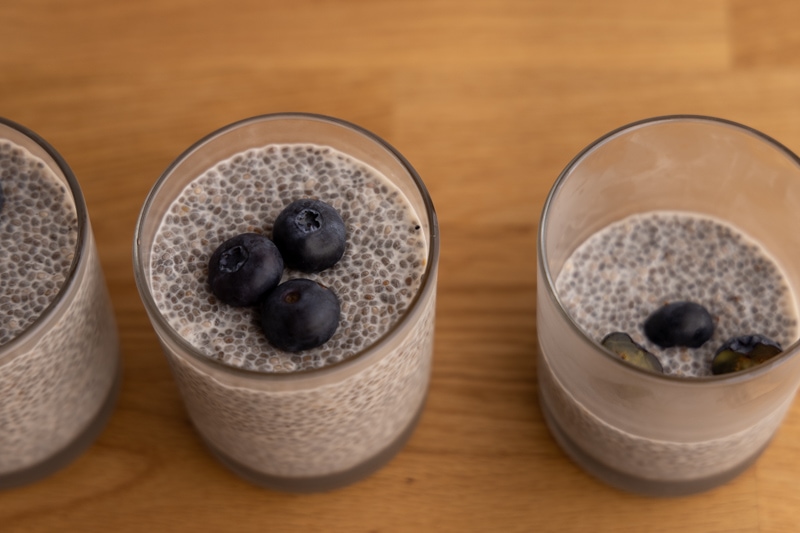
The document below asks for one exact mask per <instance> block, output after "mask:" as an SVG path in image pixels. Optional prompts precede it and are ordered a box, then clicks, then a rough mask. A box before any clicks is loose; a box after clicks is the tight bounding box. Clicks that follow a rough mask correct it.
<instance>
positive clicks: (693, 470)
mask: <svg viewBox="0 0 800 533" xmlns="http://www.w3.org/2000/svg"><path fill="white" fill-rule="evenodd" d="M555 286H556V291H557V293H558V295H559V298H560V300H561V302H562V304H563V306H564V308H565V310H566V311H567V312H568V313H569V314H570V315H571V317H572V318H573V319H574V320H575V322H576V323H577V324H578V325H579V326H580V327H581V328H582V329H583V330H584V331H585V333H586V335H587V336H588V337H589V338H592V339H594V340H596V341H597V342H598V343H599V342H600V340H601V339H602V338H603V337H604V336H605V335H607V334H608V333H610V332H613V331H622V332H626V333H628V334H629V335H630V336H631V337H632V338H633V339H634V341H635V342H636V343H638V344H640V345H641V346H643V347H644V348H646V349H647V350H648V351H650V352H651V353H653V354H654V355H655V356H656V357H658V359H659V360H660V362H661V365H662V366H663V369H664V373H665V374H667V375H672V376H676V377H680V378H683V379H686V380H695V379H698V378H707V377H709V376H710V375H711V360H712V358H713V356H714V353H715V351H716V349H717V348H718V347H719V346H720V345H721V344H722V343H723V342H724V341H725V340H726V339H728V338H731V337H734V336H738V335H745V334H753V333H758V334H763V335H766V336H769V337H771V338H772V339H774V340H776V341H778V342H779V343H780V344H781V345H782V346H784V347H785V346H789V345H790V344H792V343H793V342H795V341H796V340H797V337H798V328H797V324H798V323H797V310H796V307H795V300H794V295H793V294H792V291H791V290H790V288H789V286H788V284H787V282H786V280H785V278H784V275H783V273H782V272H781V269H780V268H779V267H778V266H777V264H776V263H775V262H774V261H773V260H772V259H771V257H770V256H769V254H768V253H767V252H766V251H765V250H763V249H762V248H761V247H760V246H759V245H758V244H757V243H755V242H754V241H752V240H751V239H750V238H748V237H747V236H746V235H744V234H743V233H742V232H741V231H739V230H738V229H737V228H734V227H732V226H731V225H730V224H728V223H725V222H722V221H720V220H717V219H714V218H711V217H708V216H705V215H697V214H692V213H687V212H666V211H663V212H661V211H656V212H647V213H641V214H636V215H633V216H630V217H627V218H624V219H622V220H620V221H618V222H615V223H613V224H611V225H609V226H607V227H605V228H603V229H601V230H600V231H598V232H597V233H595V234H594V235H592V236H591V237H590V238H589V239H587V240H586V241H585V242H584V243H583V244H582V245H580V246H579V247H578V248H577V249H576V250H575V251H574V252H572V254H571V255H570V256H569V258H568V259H567V260H566V262H565V263H564V266H563V268H562V269H561V271H560V273H559V274H558V277H557V279H556V284H555ZM679 300H684V301H692V302H697V303H699V304H701V305H703V306H705V307H706V308H707V309H708V310H709V312H710V313H711V315H712V317H713V319H714V323H715V330H714V333H713V336H712V338H711V339H710V340H709V341H707V342H706V343H705V344H703V345H702V346H701V347H699V348H685V347H672V348H666V349H665V348H661V347H659V346H657V345H655V344H653V343H652V342H650V340H649V339H648V338H647V336H646V335H645V334H644V332H643V324H644V322H645V320H646V319H647V317H648V315H650V314H651V313H652V312H653V311H654V310H655V309H657V308H658V307H659V306H662V305H664V304H666V303H668V302H672V301H679ZM540 361H541V362H542V363H543V364H542V365H541V366H540V368H539V373H540V384H541V388H542V390H541V394H542V398H543V402H544V410H545V414H546V415H547V417H548V422H549V423H550V424H551V427H554V426H553V424H554V423H555V424H556V426H557V427H556V431H555V432H556V433H557V438H559V440H560V441H561V442H562V445H564V446H565V447H566V448H567V449H570V450H571V452H572V453H573V454H575V455H577V456H581V457H582V458H583V459H582V461H588V462H589V463H593V462H598V461H599V464H600V465H601V466H600V467H599V469H600V472H601V476H605V477H607V478H612V479H613V478H614V476H616V475H618V474H616V473H622V474H623V475H627V476H633V477H636V478H643V479H649V480H658V481H663V482H667V483H669V482H685V481H687V480H688V481H691V480H703V479H712V480H713V479H715V476H725V475H726V473H727V472H731V471H740V470H741V469H742V468H744V467H746V466H747V465H749V464H750V463H751V462H752V460H754V458H755V457H757V456H758V455H759V454H760V452H761V450H763V449H764V447H765V446H766V445H767V443H768V442H769V440H770V438H771V437H772V435H773V434H774V432H775V430H776V429H777V427H778V425H779V424H780V422H781V420H782V418H783V415H784V414H785V413H786V411H787V410H788V408H789V406H790V405H791V401H792V397H791V396H790V397H789V398H788V400H786V401H784V402H783V403H782V405H780V406H779V407H778V408H777V409H775V410H773V411H772V412H770V413H768V414H767V415H765V416H761V417H760V418H758V419H756V420H755V421H754V422H753V423H752V424H751V425H749V426H747V427H745V428H744V429H741V430H738V431H733V432H731V433H729V434H727V435H725V436H724V437H719V438H707V439H700V440H697V439H688V438H686V437H685V436H680V437H677V436H676V437H675V438H674V439H669V438H652V437H647V436H642V435H636V434H632V433H630V432H628V431H626V430H625V429H622V428H621V427H618V426H617V425H616V424H614V423H610V422H609V420H608V419H607V418H606V417H601V416H598V413H597V411H596V410H595V407H594V406H592V405H589V404H586V403H584V402H582V401H580V400H578V399H577V398H576V397H575V396H574V395H573V394H572V393H571V392H570V391H569V390H568V389H567V388H566V387H565V386H564V384H563V383H562V382H561V381H560V379H559V378H558V377H557V376H556V374H555V373H554V372H553V370H552V368H551V367H550V364H549V363H548V361H547V360H546V358H545V359H541V360H540ZM598 383H599V381H598ZM698 386H700V387H702V386H709V387H710V386H711V385H704V384H702V383H698ZM614 394H615V395H616V397H617V400H616V401H617V402H620V404H621V405H625V404H630V405H636V404H637V403H641V402H643V401H644V400H645V399H646V398H648V396H649V395H650V394H651V391H650V390H648V388H647V382H646V380H644V379H643V380H642V386H641V387H635V386H630V385H622V386H618V388H617V390H616V392H615V393H614ZM737 401H741V399H738V400H737ZM754 401H755V400H754ZM745 403H746V400H745ZM685 416H686V417H687V419H690V418H691V416H692V415H691V413H690V412H688V411H687V412H686V413H685ZM743 416H745V415H743ZM555 420H557V423H556V422H555ZM652 424H656V425H657V424H658V422H657V419H653V422H652ZM584 464H585V463H584ZM595 468H598V467H596V466H595ZM606 469H608V470H606Z"/></svg>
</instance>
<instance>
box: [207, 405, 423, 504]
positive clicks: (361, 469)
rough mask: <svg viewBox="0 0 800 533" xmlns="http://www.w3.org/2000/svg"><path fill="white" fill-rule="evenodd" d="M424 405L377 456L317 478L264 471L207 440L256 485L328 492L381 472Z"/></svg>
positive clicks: (218, 455)
mask: <svg viewBox="0 0 800 533" xmlns="http://www.w3.org/2000/svg"><path fill="white" fill-rule="evenodd" d="M424 407H425V401H423V402H422V404H421V405H420V408H419V410H418V411H417V413H416V414H415V415H414V418H412V419H411V421H410V422H409V424H408V426H406V428H405V429H404V430H403V431H402V433H400V435H398V437H397V438H396V439H395V440H394V441H392V442H391V443H390V444H389V445H388V446H387V447H386V448H384V449H383V450H381V451H380V452H379V453H377V454H376V455H374V456H372V457H370V458H369V459H367V460H366V461H363V462H362V463H359V464H357V465H356V466H354V467H352V468H349V469H348V470H344V471H342V472H336V473H333V474H328V475H324V476H316V477H282V476H272V475H269V474H265V473H263V472H258V471H256V470H253V469H252V468H250V467H247V466H244V465H242V464H241V463H239V462H238V461H235V460H234V459H231V458H230V457H228V456H227V455H226V454H225V453H223V452H221V451H220V450H219V449H217V448H215V447H214V446H212V445H211V444H209V443H208V442H207V441H204V442H205V444H206V446H207V447H208V449H209V450H210V451H211V453H212V454H213V455H214V457H216V458H217V459H218V460H219V461H220V462H221V463H222V464H223V465H225V466H226V467H228V469H230V470H231V471H233V472H234V473H235V474H237V475H238V476H239V477H241V478H243V479H245V480H246V481H249V482H251V483H253V484H255V485H258V486H261V487H264V488H268V489H273V490H277V491H281V492H294V493H312V492H325V491H329V490H334V489H338V488H341V487H344V486H346V485H350V484H352V483H355V482H356V481H360V480H362V479H364V478H366V477H368V476H369V475H371V474H373V473H374V472H376V471H378V470H380V469H381V467H383V466H384V465H385V464H386V463H388V462H389V461H390V460H391V459H392V458H393V457H394V456H395V455H397V453H398V452H399V451H400V450H401V449H402V448H403V447H404V446H405V444H406V442H408V439H409V438H411V435H412V433H414V429H416V427H417V424H418V423H419V419H420V418H421V417H422V411H423V410H424Z"/></svg>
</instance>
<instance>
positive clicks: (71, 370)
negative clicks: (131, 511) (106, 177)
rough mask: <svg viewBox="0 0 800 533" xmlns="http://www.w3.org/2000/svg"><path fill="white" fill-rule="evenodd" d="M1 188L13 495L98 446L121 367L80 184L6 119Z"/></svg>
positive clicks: (0, 443) (1, 462)
mask: <svg viewBox="0 0 800 533" xmlns="http://www.w3.org/2000/svg"><path fill="white" fill-rule="evenodd" d="M0 189H2V191H1V192H2V194H0V242H1V244H0V273H1V274H0V488H11V487H17V486H21V485H25V484H28V483H32V482H34V481H37V480H39V479H42V478H44V477H46V476H48V475H50V474H52V473H54V472H55V471H57V470H59V469H60V468H62V467H64V466H66V465H67V464H69V463H70V462H71V461H73V460H74V459H75V458H77V457H78V456H79V455H80V454H81V453H83V452H84V451H85V450H86V449H87V448H88V447H89V446H90V445H91V444H92V443H93V442H94V440H95V439H96V437H97V436H98V435H99V434H100V432H101V431H102V430H103V428H104V427H105V425H106V422H107V420H108V418H109V417H110V415H111V412H112V410H113V408H114V404H115V401H116V397H117V393H118V389H119V377H118V375H119V369H120V362H119V342H118V337H117V328H116V323H115V321H114V313H113V309H112V306H111V301H110V299H109V296H108V292H107V289H106V285H105V280H104V277H103V272H102V270H101V267H100V262H99V260H98V255H97V249H96V247H95V241H94V237H93V235H92V229H91V226H90V224H89V216H88V213H87V211H86V204H85V202H84V199H83V194H82V193H81V189H80V186H79V185H78V182H77V180H76V179H75V176H74V175H73V173H72V171H71V170H70V168H69V167H68V166H67V164H66V162H65V161H64V160H63V159H62V158H61V156H60V155H59V154H58V153H57V152H56V151H55V149H53V147H52V146H50V145H49V144H48V143H47V142H46V141H45V140H44V139H42V138H41V137H39V136H38V135H36V134H35V133H33V132H32V131H30V130H28V129H27V128H25V127H23V126H21V125H19V124H16V123H14V122H11V121H9V120H6V119H0Z"/></svg>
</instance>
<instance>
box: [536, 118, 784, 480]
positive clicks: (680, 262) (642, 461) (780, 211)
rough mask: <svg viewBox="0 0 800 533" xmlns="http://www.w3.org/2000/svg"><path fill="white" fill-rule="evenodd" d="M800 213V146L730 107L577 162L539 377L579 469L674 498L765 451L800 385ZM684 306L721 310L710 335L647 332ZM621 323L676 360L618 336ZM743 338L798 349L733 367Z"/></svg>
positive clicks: (545, 236)
mask: <svg viewBox="0 0 800 533" xmlns="http://www.w3.org/2000/svg"><path fill="white" fill-rule="evenodd" d="M799 221H800V161H798V158H797V157H796V156H795V155H794V154H793V153H792V152H791V151H789V150H788V149H787V148H786V147H784V146H782V145H781V144H779V143H778V142H776V141H775V140H773V139H771V138H769V137H768V136H766V135H764V134H762V133H759V132H757V131H755V130H753V129H751V128H749V127H746V126H742V125H740V124H736V123H733V122H729V121H726V120H720V119H716V118H710V117H700V116H667V117H659V118H653V119H648V120H643V121H641V122H636V123H633V124H630V125H627V126H625V127H622V128H620V129H618V130H615V131H613V132H611V133H609V134H607V135H605V136H603V137H602V138H600V139H598V140H597V141H595V142H594V143H592V144H591V145H590V146H588V147H587V148H586V149H584V150H583V151H582V152H581V153H580V154H579V155H578V156H577V157H576V158H575V159H574V160H573V161H572V162H570V163H569V165H568V166H567V167H566V169H565V170H564V171H563V172H562V173H561V175H560V176H559V177H558V179H557V181H556V183H555V185H554V186H553V188H552V190H551V192H550V195H549V197H548V199H547V202H546V204H545V207H544V210H543V213H542V218H541V224H540V229H539V242H538V287H539V290H538V297H537V329H538V337H539V354H538V379H539V386H540V400H541V408H542V410H543V412H544V415H545V419H546V421H547V424H548V426H549V428H550V430H551V433H552V434H553V436H554V437H555V439H556V440H557V441H558V443H559V444H560V446H561V447H562V448H563V449H564V451H565V452H566V453H567V454H568V455H569V456H570V457H571V458H572V459H573V460H574V461H575V462H576V463H577V464H578V465H580V466H581V467H582V468H583V469H584V470H585V471H587V472H589V473H590V474H592V475H594V476H596V477H597V478H599V479H600V480H602V481H604V482H606V483H608V484H610V485H612V486H615V487H618V488H621V489H624V490H627V491H631V492H635V493H641V494H646V495H656V496H668V495H684V494H690V493H696V492H700V491H705V490H708V489H711V488H713V487H716V486H718V485H721V484H723V483H725V482H727V481H729V480H731V479H733V478H734V477H735V476H737V475H739V474H740V473H741V472H743V471H744V470H745V469H747V468H748V467H749V466H750V465H751V464H753V463H754V461H756V459H757V458H758V457H759V456H760V454H761V453H762V452H763V451H764V449H765V448H766V447H767V446H768V444H769V442H770V440H771V439H772V437H773V435H774V434H775V432H776V431H777V430H778V427H779V425H780V424H781V421H782V420H783V418H784V415H785V414H786V412H787V411H788V409H789V407H790V406H791V404H792V401H793V398H794V396H795V392H796V390H797V387H798V383H800V357H798V348H799V345H798V342H797V340H798V333H797V301H796V298H797V294H800V292H798V291H800V233H798V232H797V231H795V230H794V228H796V227H797V225H798V222H799ZM695 241H696V243H695V244H692V242H695ZM586 243H589V244H588V245H586V246H585V247H584V245H585V244H586ZM693 246H694V247H693ZM576 250H577V252H576ZM676 250H678V251H676ZM680 250H686V251H685V252H681V251H680ZM623 271H624V272H625V277H619V276H618V274H619V272H623ZM740 274H741V275H740ZM611 280H615V281H613V282H612V281H611ZM619 280H622V281H621V282H620V281H619ZM764 280H767V281H764ZM673 282H674V283H673ZM614 284H616V285H614ZM612 287H613V289H612ZM756 300H757V301H756ZM679 301H699V302H698V303H701V304H702V305H704V306H705V307H706V308H707V309H708V310H709V311H710V314H711V315H712V316H713V318H714V321H715V328H716V330H715V332H714V336H713V337H712V338H711V339H710V340H708V341H706V344H704V345H703V346H701V347H699V348H694V347H686V346H680V347H677V346H676V347H670V348H661V347H660V346H657V345H655V344H653V343H652V342H651V340H650V339H649V337H648V336H647V333H646V332H645V331H643V325H642V324H643V321H645V320H646V319H647V318H648V313H651V312H655V311H656V310H657V309H659V308H660V306H664V305H667V304H669V303H672V302H679ZM637 313H638V314H637ZM623 315H624V316H625V317H626V318H624V319H622V318H620V317H621V316H623ZM737 315H738V316H737ZM631 317H635V318H631ZM617 330H623V331H622V333H625V334H628V335H630V336H631V338H632V340H633V342H634V343H636V345H637V346H638V347H639V348H644V349H646V350H647V351H648V352H650V353H653V354H654V355H656V356H657V357H658V358H659V359H660V363H661V365H662V368H660V369H659V370H657V371H654V370H652V369H647V368H642V367H640V366H636V365H634V364H631V363H630V362H629V361H626V360H623V358H622V357H620V356H619V355H618V352H617V351H615V350H614V349H612V348H611V347H610V345H604V344H602V342H603V340H604V339H605V335H606V334H611V333H613V332H615V331H617ZM740 335H744V336H747V335H762V336H764V337H767V338H772V337H776V338H777V337H780V339H781V342H780V343H779V344H780V345H781V347H782V350H783V351H782V352H781V353H780V354H779V355H777V356H774V357H772V358H771V359H768V360H766V361H765V362H761V363H760V364H755V365H752V366H750V367H749V368H745V369H742V370H739V371H734V372H729V373H715V372H717V371H720V370H719V369H720V367H718V366H716V365H717V363H715V360H716V361H720V359H718V358H717V357H718V356H717V353H720V352H721V351H724V350H723V348H724V347H725V346H726V344H725V343H726V342H727V340H729V339H730V338H735V337H737V336H740ZM606 346H609V348H607V347H606ZM701 350H705V352H703V353H702V354H700V351H701ZM737 353H738V352H737ZM699 354H700V355H699ZM737 357H739V356H738V355H737ZM742 357H743V356H742ZM715 358H717V359H715ZM742 368H744V367H742Z"/></svg>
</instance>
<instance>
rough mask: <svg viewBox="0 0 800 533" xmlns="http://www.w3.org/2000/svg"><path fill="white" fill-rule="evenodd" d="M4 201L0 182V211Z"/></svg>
mask: <svg viewBox="0 0 800 533" xmlns="http://www.w3.org/2000/svg"><path fill="white" fill-rule="evenodd" d="M5 203H6V197H5V196H3V184H2V183H0V213H2V212H3V205H5Z"/></svg>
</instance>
